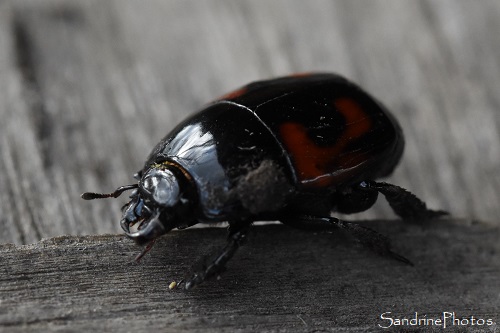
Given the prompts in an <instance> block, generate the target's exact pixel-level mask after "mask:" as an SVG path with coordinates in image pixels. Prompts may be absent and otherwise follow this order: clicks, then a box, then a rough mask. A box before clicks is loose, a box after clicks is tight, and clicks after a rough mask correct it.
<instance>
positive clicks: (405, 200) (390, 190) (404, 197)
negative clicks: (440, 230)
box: [359, 181, 448, 221]
mask: <svg viewBox="0 0 500 333" xmlns="http://www.w3.org/2000/svg"><path fill="white" fill-rule="evenodd" d="M359 186H360V188H362V189H367V190H377V191H378V192H380V193H382V194H383V195H384V196H385V198H386V200H387V202H389V205H390V206H391V208H392V210H393V211H394V212H395V213H396V214H397V215H398V216H400V217H401V218H402V219H404V220H414V221H418V220H426V219H435V218H438V217H440V216H443V215H448V212H445V211H443V210H432V209H428V208H427V205H426V204H425V202H423V201H422V200H420V199H419V198H417V196H416V195H415V194H413V193H411V192H410V191H408V190H405V189H404V188H402V187H399V186H396V185H392V184H388V183H384V182H374V181H364V182H362V183H361V184H360V185H359Z"/></svg>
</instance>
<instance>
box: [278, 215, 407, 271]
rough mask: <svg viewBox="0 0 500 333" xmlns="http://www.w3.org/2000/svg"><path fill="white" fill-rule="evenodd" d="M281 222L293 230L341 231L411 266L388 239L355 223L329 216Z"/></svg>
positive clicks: (383, 254) (382, 253)
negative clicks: (393, 248) (396, 251)
mask: <svg viewBox="0 0 500 333" xmlns="http://www.w3.org/2000/svg"><path fill="white" fill-rule="evenodd" d="M281 222H282V223H284V224H287V225H290V226H292V227H295V228H299V229H303V230H311V231H318V230H319V231H321V230H325V231H327V230H332V229H333V230H334V229H342V230H345V231H346V232H348V233H349V234H350V235H351V236H352V237H354V239H355V240H356V241H358V242H359V243H360V244H361V245H363V246H364V247H366V248H368V249H370V250H371V251H373V252H375V253H377V254H379V255H382V256H386V257H391V258H393V259H396V260H398V261H401V262H404V263H406V264H408V265H411V266H413V264H412V262H411V261H410V260H408V259H407V258H405V257H403V256H401V255H399V254H397V253H395V252H393V251H392V250H391V242H390V240H389V238H387V237H386V236H384V235H382V234H380V233H378V232H377V231H375V230H373V229H370V228H367V227H363V226H361V225H359V224H357V223H352V222H346V221H342V220H339V219H338V218H336V217H331V216H326V217H319V216H312V215H302V216H296V217H288V218H287V219H283V220H281Z"/></svg>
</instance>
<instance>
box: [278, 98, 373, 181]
mask: <svg viewBox="0 0 500 333" xmlns="http://www.w3.org/2000/svg"><path fill="white" fill-rule="evenodd" d="M334 104H335V107H336V110H337V111H338V112H340V113H342V115H343V116H344V118H345V122H346V127H345V130H344V133H342V135H341V136H340V138H339V139H338V140H337V142H335V144H333V145H331V146H327V147H320V146H318V145H317V144H316V143H315V142H314V141H313V140H312V139H311V138H310V137H309V136H308V134H307V128H306V127H305V126H304V125H302V124H300V123H296V122H286V123H283V124H282V125H281V126H280V134H281V138H282V140H283V143H284V145H285V146H286V148H287V150H288V151H289V153H290V156H291V157H292V160H293V163H294V165H295V168H296V170H297V171H298V174H297V176H298V178H299V180H300V181H301V183H302V184H303V185H306V186H312V187H324V186H328V185H330V184H331V183H333V181H334V180H335V177H336V176H335V174H334V173H335V172H336V171H341V170H348V169H351V168H354V167H355V166H357V165H359V164H360V163H362V162H363V161H364V160H365V157H364V156H363V155H362V153H357V152H349V151H344V148H345V147H346V146H347V144H348V143H350V142H352V141H353V140H354V139H356V138H358V137H360V136H362V135H363V134H365V133H366V132H368V131H369V130H370V128H371V125H372V123H371V119H370V118H369V117H368V116H367V115H366V113H365V112H364V111H363V109H362V108H361V107H360V106H359V104H358V103H357V102H356V101H354V100H353V99H351V98H344V97H343V98H338V99H336V100H335V101H334ZM341 153H342V154H341Z"/></svg>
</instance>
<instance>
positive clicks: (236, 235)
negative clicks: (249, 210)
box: [184, 221, 252, 290]
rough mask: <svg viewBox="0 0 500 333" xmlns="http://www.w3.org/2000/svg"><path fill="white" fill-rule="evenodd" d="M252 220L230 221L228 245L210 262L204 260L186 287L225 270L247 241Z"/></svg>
mask: <svg viewBox="0 0 500 333" xmlns="http://www.w3.org/2000/svg"><path fill="white" fill-rule="evenodd" d="M251 223H252V222H248V221H237V222H229V235H228V238H227V244H226V246H225V247H224V248H223V249H222V250H221V251H220V252H219V253H218V254H217V255H216V256H215V257H211V259H210V260H209V261H208V262H203V263H202V265H201V267H200V268H198V269H196V271H195V272H194V273H193V274H192V276H191V277H190V278H188V279H186V282H185V285H184V288H185V289H186V290H188V289H191V288H193V287H195V286H197V285H199V284H200V283H202V282H204V281H205V280H208V279H211V278H213V277H215V276H217V275H219V274H221V273H222V272H224V270H225V267H226V263H227V262H228V261H229V260H230V259H231V258H232V257H233V255H234V254H235V253H236V251H237V250H238V248H239V247H240V246H241V245H243V244H244V243H245V241H246V237H247V232H248V229H249V226H250V224H251Z"/></svg>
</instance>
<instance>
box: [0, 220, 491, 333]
mask: <svg viewBox="0 0 500 333" xmlns="http://www.w3.org/2000/svg"><path fill="white" fill-rule="evenodd" d="M461 222H463V221H461ZM366 225H370V226H374V227H376V228H377V229H379V230H382V231H383V232H384V233H387V234H388V235H390V236H391V237H392V238H393V239H394V243H395V247H396V249H397V251H399V252H400V253H402V254H404V255H406V256H408V257H409V258H411V259H412V260H413V261H414V262H415V267H411V266H406V265H403V264H401V263H399V262H396V261H394V260H390V259H387V258H382V257H379V256H377V255H374V254H371V253H370V252H367V251H366V250H364V249H361V248H358V247H353V246H351V245H350V244H348V243H346V242H343V241H342V238H341V237H339V236H337V235H331V234H313V233H307V232H303V231H298V230H294V229H291V228H287V227H285V226H282V225H271V226H262V227H256V228H254V229H253V232H252V233H251V236H252V237H250V239H249V242H248V244H247V245H246V246H244V247H242V248H241V249H240V252H239V253H238V254H237V255H236V258H235V260H233V261H232V262H231V263H230V264H229V265H228V270H227V272H226V273H225V274H223V275H222V276H221V278H220V279H219V280H218V281H210V282H208V283H206V284H204V285H201V286H200V287H199V288H197V289H194V290H192V291H189V292H185V291H183V290H169V289H168V285H169V283H170V282H171V281H173V280H178V279H180V278H181V277H183V276H184V273H185V272H186V270H189V268H190V266H191V263H192V261H194V260H196V258H197V257H199V256H202V255H204V254H206V251H210V250H211V249H213V248H214V246H216V247H219V246H222V245H223V244H224V239H225V231H224V230H223V229H193V230H186V231H183V232H174V233H172V234H169V235H167V236H165V237H163V238H161V239H160V241H159V242H158V243H157V244H156V245H155V248H153V250H152V251H151V252H150V254H149V255H148V256H146V257H145V258H144V259H143V261H142V262H141V263H140V264H136V263H134V262H132V259H133V257H134V255H135V254H136V253H137V251H138V250H139V249H138V248H137V247H135V246H134V245H133V244H132V243H131V242H130V241H129V240H127V239H125V238H124V237H122V236H115V235H103V236H86V237H76V236H64V237H59V238H52V239H50V240H45V241H43V242H40V243H37V244H35V245H27V246H14V245H3V246H0V263H1V264H2V269H1V270H0V281H1V284H0V299H1V300H2V301H1V302H0V331H4V332H46V331H86V332H89V331H99V332H100V331H103V330H106V331H113V332H118V331H120V332H123V331H125V332H139V331H141V332H142V331H144V332H157V331H200V332H201V331H203V332H235V331H239V332H242V331H243V332H258V331H283V332H285V331H287V332H288V331H299V332H313V331H343V332H377V331H384V330H382V329H381V328H379V327H378V325H379V324H380V325H384V326H387V325H388V323H389V322H388V321H387V320H381V319H380V315H381V314H382V313H384V312H392V314H391V315H390V316H393V317H394V318H398V317H400V316H401V317H411V316H413V315H414V313H415V312H418V313H419V314H420V315H421V317H424V316H426V317H427V318H438V317H440V316H441V315H442V312H443V311H449V312H455V314H456V316H457V317H460V318H470V317H471V316H474V317H475V318H482V319H492V321H494V322H495V323H496V325H492V326H486V325H483V326H477V325H476V326H471V325H468V326H463V327H462V326H456V325H455V326H454V327H451V328H450V327H448V328H446V329H444V330H440V327H438V326H427V327H426V326H420V328H419V331H423V332H425V331H429V332H435V331H437V332H439V331H442V332H457V331H458V332H496V331H497V330H498V325H499V324H500V298H499V296H498V291H499V290H500V279H499V278H498V276H500V262H499V260H498V256H499V255H500V244H499V242H498V241H497V240H498V237H500V231H499V230H498V229H497V228H494V227H491V226H484V225H464V224H463V223H460V224H459V225H450V224H447V223H446V222H444V221H443V222H441V223H439V224H438V223H437V224H435V225H434V226H426V227H425V228H422V227H420V226H415V225H410V226H404V225H403V224H401V223H400V222H399V221H390V222H389V221H385V222H384V221H379V222H376V221H372V222H370V223H368V224H366ZM214 240H216V241H214ZM448 324H449V325H451V322H450V321H449V322H448ZM441 328H442V327H441ZM398 329H399V331H401V330H403V331H406V332H416V331H417V330H416V329H417V328H416V327H414V326H413V327H412V326H403V327H402V326H400V327H396V326H393V327H392V328H391V329H390V331H391V332H395V331H398Z"/></svg>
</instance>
